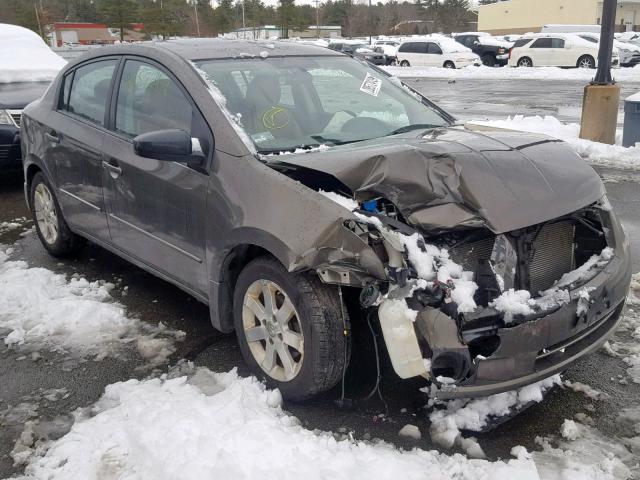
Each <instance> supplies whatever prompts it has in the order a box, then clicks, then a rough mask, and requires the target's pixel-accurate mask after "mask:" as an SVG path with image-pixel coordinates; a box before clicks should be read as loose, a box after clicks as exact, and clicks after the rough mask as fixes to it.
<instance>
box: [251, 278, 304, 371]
mask: <svg viewBox="0 0 640 480" xmlns="http://www.w3.org/2000/svg"><path fill="white" fill-rule="evenodd" d="M242 325H243V328H244V336H245V338H246V341H247V344H248V346H249V349H250V350H251V353H252V355H253V357H254V359H255V361H256V363H257V364H258V365H260V368H261V369H262V370H263V371H264V372H265V373H266V374H267V375H269V377H271V378H273V379H274V380H277V381H280V382H288V381H290V380H293V379H294V378H295V377H296V376H297V375H298V373H300V369H301V368H302V362H303V360H304V335H303V333H302V325H301V324H300V316H299V315H298V312H297V311H296V308H295V307H294V305H293V303H292V301H291V299H290V298H289V295H287V293H286V292H285V291H284V290H283V289H282V288H280V286H278V285H277V284H276V283H274V282H272V281H270V280H256V281H255V282H253V283H252V284H251V285H250V286H249V288H248V289H247V291H246V293H245V295H244V301H243V305H242Z"/></svg>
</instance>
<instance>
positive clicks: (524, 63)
mask: <svg viewBox="0 0 640 480" xmlns="http://www.w3.org/2000/svg"><path fill="white" fill-rule="evenodd" d="M518 66H519V67H533V62H532V61H531V59H530V58H529V57H522V58H521V59H519V60H518Z"/></svg>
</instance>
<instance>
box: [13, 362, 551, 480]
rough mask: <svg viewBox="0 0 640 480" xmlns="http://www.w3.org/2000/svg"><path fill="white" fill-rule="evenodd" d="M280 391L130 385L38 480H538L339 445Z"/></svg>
mask: <svg viewBox="0 0 640 480" xmlns="http://www.w3.org/2000/svg"><path fill="white" fill-rule="evenodd" d="M280 402H281V397H280V395H279V394H278V392H277V391H271V390H267V389H265V387H264V386H263V384H261V383H259V382H258V381H257V380H256V379H255V378H241V377H238V375H237V374H236V372H235V371H231V372H229V373H223V374H217V373H213V372H211V371H209V370H207V369H204V368H201V369H198V370H195V371H193V370H192V371H191V372H189V375H188V376H180V377H178V378H170V376H169V377H167V376H163V378H161V379H152V380H145V381H138V380H129V381H127V382H121V383H115V384H113V385H109V386H108V387H107V388H106V389H105V393H104V395H103V397H102V398H101V399H100V400H99V401H98V402H97V403H96V404H95V405H94V406H93V407H92V408H91V409H90V410H89V411H87V412H86V413H85V414H83V415H79V417H78V418H77V420H76V423H75V424H74V425H73V427H72V428H71V431H70V432H69V433H68V434H67V435H65V436H64V437H62V438H60V439H59V440H56V441H54V442H52V443H51V444H50V445H49V448H48V451H47V452H46V453H44V448H40V449H38V451H37V453H36V455H35V456H33V457H32V458H31V460H30V463H29V464H28V466H27V468H26V474H27V475H28V476H29V478H32V479H47V480H55V479H65V480H66V479H70V478H78V479H79V478H135V479H140V480H144V479H150V480H162V479H175V478H180V479H184V480H187V479H197V480H206V479H216V478H229V479H234V480H241V479H251V480H253V479H256V478H266V479H274V478H278V479H280V480H287V479H292V480H298V479H300V478H304V479H309V480H313V479H327V478H332V479H336V480H347V479H353V478H367V479H371V480H375V479H393V480H395V479H397V478H398V475H399V474H400V473H401V475H402V478H403V479H407V480H412V479H414V480H418V479H424V478H427V477H428V478H429V479H434V480H444V479H450V478H456V479H469V480H472V479H487V478H491V479H492V480H500V479H504V480H521V479H522V480H524V479H530V480H534V479H538V478H539V477H538V475H537V473H536V465H535V464H534V462H533V461H531V460H527V459H522V460H519V459H513V460H510V461H507V462H505V461H497V462H493V463H491V462H488V461H485V460H469V459H467V458H466V457H464V456H463V455H460V454H455V455H451V456H448V455H444V454H441V453H438V452H436V451H424V450H419V449H414V450H412V451H400V450H397V449H395V448H394V447H392V446H391V445H389V444H386V443H382V442H379V443H375V444H372V443H366V442H354V441H350V440H336V438H335V437H334V436H333V435H331V434H329V433H320V432H317V431H315V432H312V431H309V430H306V429H304V428H303V427H302V426H300V425H299V422H298V421H297V419H295V418H294V417H291V416H289V415H287V414H286V413H285V412H283V411H282V409H281V406H280Z"/></svg>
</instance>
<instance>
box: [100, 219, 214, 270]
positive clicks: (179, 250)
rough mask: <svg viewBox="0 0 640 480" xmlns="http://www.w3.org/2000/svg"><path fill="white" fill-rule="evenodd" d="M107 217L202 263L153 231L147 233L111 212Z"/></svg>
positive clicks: (199, 259) (198, 258)
mask: <svg viewBox="0 0 640 480" xmlns="http://www.w3.org/2000/svg"><path fill="white" fill-rule="evenodd" d="M109 218H113V219H114V220H117V221H119V222H121V223H124V224H125V225H126V226H128V227H130V228H133V229H134V230H136V231H137V232H140V233H142V234H144V235H146V236H148V237H150V238H153V239H154V240H156V241H158V242H160V243H162V244H163V245H166V246H167V247H169V248H172V249H173V250H175V251H176V252H179V253H181V254H183V255H184V256H186V257H188V258H190V259H191V260H194V261H196V262H198V263H202V259H201V258H200V257H197V256H195V255H193V254H192V253H189V252H187V251H186V250H183V249H182V248H180V247H178V246H177V245H174V244H173V243H171V242H167V241H166V240H164V239H162V238H160V237H158V236H156V235H154V234H153V233H149V232H147V231H146V230H144V229H142V228H140V227H138V226H137V225H134V224H133V223H130V222H127V221H126V220H123V219H122V218H120V217H118V216H117V215H114V214H113V213H110V214H109Z"/></svg>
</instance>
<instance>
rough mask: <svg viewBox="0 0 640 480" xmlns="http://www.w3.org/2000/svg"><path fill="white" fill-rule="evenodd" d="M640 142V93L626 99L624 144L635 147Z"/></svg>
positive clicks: (623, 131) (624, 145)
mask: <svg viewBox="0 0 640 480" xmlns="http://www.w3.org/2000/svg"><path fill="white" fill-rule="evenodd" d="M637 142H640V93H636V94H635V95H631V96H630V97H627V98H625V99H624V129H623V130H622V146H623V147H633V146H634V145H635V144H636V143H637Z"/></svg>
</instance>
